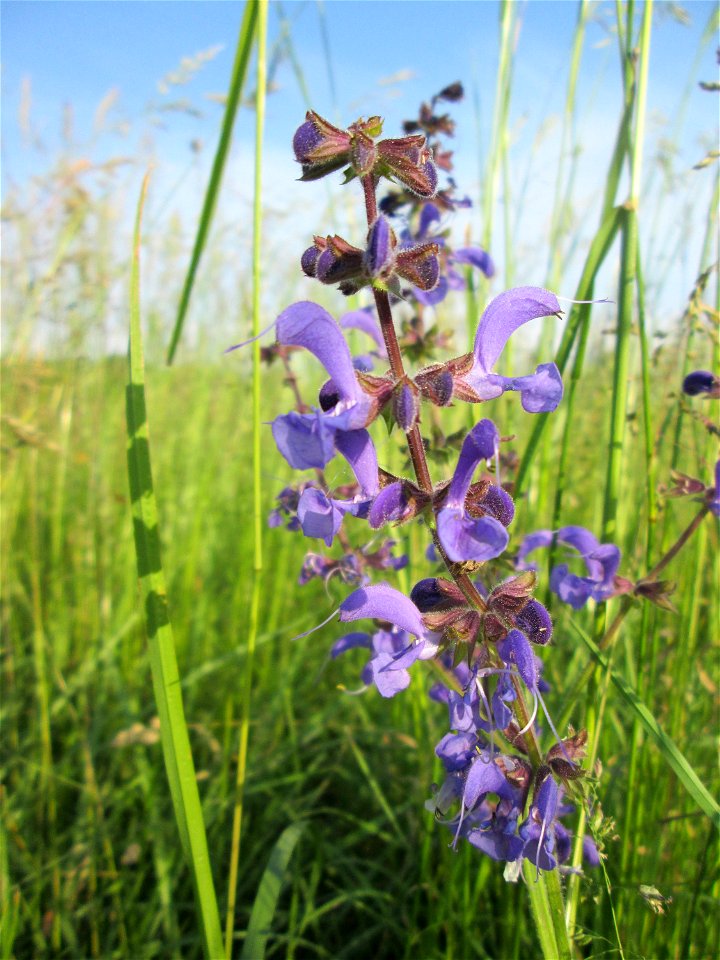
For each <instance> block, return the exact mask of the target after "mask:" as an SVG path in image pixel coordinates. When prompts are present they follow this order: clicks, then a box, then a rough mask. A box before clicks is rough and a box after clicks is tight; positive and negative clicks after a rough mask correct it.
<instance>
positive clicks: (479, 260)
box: [406, 203, 495, 307]
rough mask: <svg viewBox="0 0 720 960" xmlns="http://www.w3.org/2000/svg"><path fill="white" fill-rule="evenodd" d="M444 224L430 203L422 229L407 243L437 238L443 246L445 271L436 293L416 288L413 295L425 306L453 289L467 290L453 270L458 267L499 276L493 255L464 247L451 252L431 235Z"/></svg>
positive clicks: (435, 302) (433, 302)
mask: <svg viewBox="0 0 720 960" xmlns="http://www.w3.org/2000/svg"><path fill="white" fill-rule="evenodd" d="M439 222H440V211H439V209H438V208H437V206H436V205H435V204H434V203H426V204H425V205H424V206H423V208H422V210H421V212H420V219H419V223H418V229H417V232H416V233H415V236H414V237H411V235H410V234H409V233H408V234H406V242H410V241H411V240H415V241H422V240H426V239H428V238H429V237H430V238H431V239H433V240H434V241H435V242H436V243H437V244H438V245H439V247H440V257H441V262H442V263H443V265H444V268H443V270H442V272H441V275H440V278H439V280H438V284H437V286H436V287H435V288H434V289H433V290H423V289H421V288H419V287H415V288H414V289H413V296H414V297H415V299H416V300H418V301H419V302H420V303H422V304H425V306H428V307H430V306H435V305H436V304H438V303H441V302H442V301H443V300H444V299H445V297H446V296H447V294H448V291H450V290H464V289H465V279H464V277H463V276H462V274H461V273H459V272H458V271H457V270H455V269H453V265H454V264H463V265H469V266H472V267H477V269H478V270H481V271H482V272H483V273H484V274H485V276H486V277H492V276H494V274H495V265H494V263H493V261H492V258H491V257H490V254H489V253H487V252H486V251H485V250H482V249H481V248H480V247H461V248H460V249H459V250H450V249H449V248H448V247H447V246H446V245H445V243H444V240H443V238H442V237H440V236H432V237H431V236H430V230H431V227H433V226H434V225H436V224H439Z"/></svg>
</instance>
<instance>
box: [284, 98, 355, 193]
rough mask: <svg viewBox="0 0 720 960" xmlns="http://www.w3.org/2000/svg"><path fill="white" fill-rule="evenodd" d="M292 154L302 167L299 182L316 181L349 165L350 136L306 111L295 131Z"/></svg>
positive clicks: (310, 111)
mask: <svg viewBox="0 0 720 960" xmlns="http://www.w3.org/2000/svg"><path fill="white" fill-rule="evenodd" d="M293 150H294V151H295V159H296V160H297V161H298V162H299V163H301V164H302V167H303V175H302V177H301V180H317V179H318V178H319V177H324V176H325V175H326V174H328V173H332V172H333V170H338V169H339V168H340V167H343V166H345V165H346V164H347V163H348V162H349V161H350V134H349V133H348V132H347V131H345V130H340V129H338V127H335V126H333V125H332V124H331V123H328V121H327V120H325V119H323V117H321V116H319V115H318V114H317V113H315V112H314V111H312V110H309V111H308V112H307V114H306V120H305V123H303V124H302V125H301V126H300V127H298V129H297V130H296V131H295V136H294V137H293Z"/></svg>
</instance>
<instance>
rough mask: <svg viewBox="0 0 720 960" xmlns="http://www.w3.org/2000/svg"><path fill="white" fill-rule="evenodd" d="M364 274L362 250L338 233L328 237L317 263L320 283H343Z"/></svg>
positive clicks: (317, 274)
mask: <svg viewBox="0 0 720 960" xmlns="http://www.w3.org/2000/svg"><path fill="white" fill-rule="evenodd" d="M307 252H308V251H306V253H307ZM362 275H363V252H362V250H360V249H359V248H358V247H354V246H352V244H350V243H348V242H347V240H343V238H342V237H338V236H337V235H335V236H334V237H327V239H326V242H325V249H324V250H323V251H322V252H321V253H320V255H319V256H318V258H317V260H316V263H315V276H316V277H317V278H318V280H319V281H320V283H328V284H330V283H341V282H342V281H344V280H354V279H357V278H360V277H362Z"/></svg>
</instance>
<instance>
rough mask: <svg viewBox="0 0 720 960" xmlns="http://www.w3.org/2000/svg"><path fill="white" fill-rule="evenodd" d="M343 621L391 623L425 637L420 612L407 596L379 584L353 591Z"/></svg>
mask: <svg viewBox="0 0 720 960" xmlns="http://www.w3.org/2000/svg"><path fill="white" fill-rule="evenodd" d="M340 619H341V620H342V621H343V622H344V623H345V622H347V621H350V620H364V619H370V620H387V621H388V623H394V624H395V626H396V627H400V629H401V630H406V631H407V632H408V633H411V634H413V635H414V636H416V637H422V636H424V634H425V628H424V626H423V622H422V617H421V616H420V611H419V610H418V608H417V607H416V606H415V604H414V603H413V602H412V600H410V599H409V598H408V597H406V596H405V594H404V593H400V591H399V590H396V589H395V588H394V587H391V586H390V584H388V583H376V584H373V585H372V586H370V587H361V588H360V589H359V590H355V591H353V593H351V594H350V596H349V597H346V599H345V600H343V602H342V603H341V604H340Z"/></svg>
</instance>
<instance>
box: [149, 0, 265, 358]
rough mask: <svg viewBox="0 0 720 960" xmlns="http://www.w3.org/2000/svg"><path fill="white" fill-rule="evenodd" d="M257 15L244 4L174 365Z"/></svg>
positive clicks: (171, 354) (183, 297)
mask: <svg viewBox="0 0 720 960" xmlns="http://www.w3.org/2000/svg"><path fill="white" fill-rule="evenodd" d="M257 12H258V4H257V2H255V0H249V2H248V3H246V4H245V13H244V14H243V18H242V23H241V24H240V36H239V37H238V43H237V48H236V51H235V63H234V64H233V72H232V77H231V80H230V90H229V92H228V98H227V103H226V104H225V114H224V116H223V122H222V130H221V131H220V141H219V143H218V146H217V150H216V151H215V159H214V160H213V165H212V171H211V173H210V182H209V183H208V188H207V191H206V193H205V200H204V201H203V208H202V213H201V214H200V220H199V221H198V230H197V235H196V236H195V245H194V246H193V252H192V257H191V259H190V267H189V268H188V272H187V275H186V277H185V283H184V285H183V291H182V294H181V296H180V306H179V307H178V312H177V318H176V320H175V328H174V330H173V333H172V338H171V340H170V347H169V348H168V355H167V362H168V364H171V363H172V362H173V359H174V357H175V351H176V350H177V345H178V343H179V342H180V334H181V333H182V328H183V324H184V323H185V315H186V314H187V308H188V304H189V303H190V294H191V293H192V289H193V285H194V283H195V275H196V274H197V270H198V266H199V265H200V258H201V257H202V254H203V250H204V249H205V242H206V240H207V236H208V232H209V230H210V224H211V222H212V218H213V213H214V211H215V203H216V201H217V197H218V193H219V192H220V183H221V181H222V175H223V170H224V169H225V161H226V159H227V154H228V150H229V149H230V139H231V137H232V130H233V124H234V123H235V115H236V113H237V109H238V105H239V103H240V96H241V94H242V88H243V85H244V83H245V75H246V74H247V67H248V62H249V60H250V54H251V52H252V48H253V41H254V39H255V28H256V25H257Z"/></svg>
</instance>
